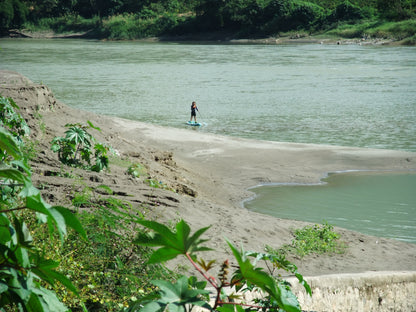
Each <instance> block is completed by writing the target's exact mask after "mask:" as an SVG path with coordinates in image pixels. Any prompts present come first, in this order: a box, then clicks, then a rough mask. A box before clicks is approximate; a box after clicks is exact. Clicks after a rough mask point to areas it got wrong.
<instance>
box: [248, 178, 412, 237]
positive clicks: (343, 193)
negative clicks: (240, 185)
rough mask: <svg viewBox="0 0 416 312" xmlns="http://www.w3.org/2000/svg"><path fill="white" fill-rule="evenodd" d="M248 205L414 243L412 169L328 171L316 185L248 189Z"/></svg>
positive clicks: (272, 213)
mask: <svg viewBox="0 0 416 312" xmlns="http://www.w3.org/2000/svg"><path fill="white" fill-rule="evenodd" d="M252 190H253V191H254V192H255V193H256V196H257V197H256V198H255V199H254V200H252V201H248V202H246V203H245V207H246V208H247V209H250V210H253V211H257V212H261V213H264V214H269V215H272V216H275V217H278V218H283V219H294V220H301V221H308V222H315V223H322V222H323V221H324V220H325V221H328V223H330V224H332V225H337V226H340V227H343V228H346V229H350V230H354V231H358V232H361V233H365V234H369V235H374V236H381V237H387V238H394V239H398V240H402V241H406V242H411V243H416V192H415V190H416V173H400V174H398V173H374V172H371V173H370V172H355V173H339V174H332V175H330V176H329V177H328V178H326V179H323V183H322V184H317V185H279V186H263V187H260V188H254V189H252Z"/></svg>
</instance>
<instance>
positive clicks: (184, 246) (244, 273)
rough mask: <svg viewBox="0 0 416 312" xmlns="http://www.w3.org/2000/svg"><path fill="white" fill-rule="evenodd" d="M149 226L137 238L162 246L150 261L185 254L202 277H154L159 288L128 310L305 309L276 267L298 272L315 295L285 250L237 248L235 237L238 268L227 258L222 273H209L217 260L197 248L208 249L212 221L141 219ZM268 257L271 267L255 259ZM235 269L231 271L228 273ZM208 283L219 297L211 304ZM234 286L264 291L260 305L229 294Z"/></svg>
mask: <svg viewBox="0 0 416 312" xmlns="http://www.w3.org/2000/svg"><path fill="white" fill-rule="evenodd" d="M139 223H140V224H141V225H143V226H144V227H145V229H146V230H147V231H146V232H142V233H140V235H139V236H138V237H137V239H136V240H135V243H136V244H138V245H140V246H151V247H159V249H157V250H155V251H154V252H153V254H152V255H151V257H150V259H149V261H148V263H149V264H154V263H160V262H165V261H168V260H171V259H174V258H176V257H177V256H181V255H182V256H184V257H185V258H186V259H187V260H188V261H189V263H190V264H191V265H192V266H193V267H194V268H195V270H196V271H197V272H198V273H200V274H201V276H202V277H203V279H204V280H203V281H200V282H198V280H197V278H196V277H195V276H191V277H186V276H181V277H180V278H178V279H177V281H176V282H175V283H171V282H169V281H161V280H159V281H152V283H153V284H154V285H155V286H157V287H158V290H157V291H156V292H155V293H154V294H152V295H150V296H148V297H146V298H143V299H141V300H139V301H137V302H135V303H133V304H132V306H131V307H130V308H129V309H128V310H127V312H133V311H139V310H143V311H147V312H158V311H166V310H169V311H178V312H184V311H188V310H189V311H190V310H192V308H193V307H195V306H199V307H204V308H206V309H208V310H218V311H221V312H234V311H235V308H236V307H237V311H244V307H247V309H248V310H249V311H251V310H253V309H255V310H269V309H273V310H278V311H291V312H301V308H300V305H299V302H298V301H297V298H296V296H295V295H294V294H293V293H292V292H291V290H290V285H289V284H288V283H286V282H285V281H284V280H282V279H280V278H279V277H278V276H274V275H273V273H274V272H275V270H274V269H276V268H279V269H283V270H286V271H288V272H290V273H292V274H294V275H295V276H296V277H297V278H298V280H299V282H300V283H301V284H302V285H303V286H304V287H305V290H306V292H307V293H308V294H309V295H311V289H310V287H309V285H308V283H307V282H306V281H305V280H304V279H303V277H302V275H301V274H299V273H298V272H297V268H296V266H295V265H293V264H291V263H290V262H289V261H287V260H286V259H285V258H284V256H282V255H278V256H276V255H273V254H269V253H260V252H246V251H244V250H243V248H241V249H237V248H236V247H235V246H234V245H233V244H232V243H231V242H229V241H227V243H228V246H229V248H230V249H231V251H232V254H233V255H234V257H235V260H236V262H237V268H236V270H235V272H233V274H232V275H231V272H230V271H229V270H230V264H229V261H228V260H225V261H223V262H222V263H221V265H220V270H219V273H218V277H217V278H215V277H213V276H211V275H209V273H208V271H209V270H210V269H211V268H212V267H213V265H214V263H215V260H211V261H205V260H204V259H199V258H198V257H197V255H196V253H198V252H202V251H207V250H210V249H209V248H207V247H206V246H204V243H205V242H206V240H205V239H201V235H202V234H203V233H205V232H206V231H207V230H208V229H209V227H205V228H201V229H199V230H197V231H196V232H195V233H193V234H191V229H190V227H189V225H188V224H187V223H186V222H185V221H184V220H180V221H179V222H178V223H177V224H176V228H175V230H173V231H172V230H171V229H169V228H168V227H166V226H165V225H163V224H160V223H158V222H154V221H147V220H142V221H139ZM259 261H265V262H266V267H267V268H269V271H268V272H266V271H265V270H264V269H262V268H260V267H257V266H256V265H257V262H259ZM230 275H231V276H230ZM207 283H209V284H210V285H211V287H213V288H214V289H215V292H216V296H215V302H213V303H212V306H211V305H210V304H211V302H210V297H209V291H208V290H206V289H205V287H206V286H207ZM232 287H235V289H236V291H237V292H238V291H241V292H244V291H262V292H263V299H261V300H257V301H255V302H256V305H252V304H249V303H247V302H243V301H241V298H239V296H238V295H237V294H234V293H232V294H228V295H227V294H226V292H225V291H224V290H225V289H226V288H232Z"/></svg>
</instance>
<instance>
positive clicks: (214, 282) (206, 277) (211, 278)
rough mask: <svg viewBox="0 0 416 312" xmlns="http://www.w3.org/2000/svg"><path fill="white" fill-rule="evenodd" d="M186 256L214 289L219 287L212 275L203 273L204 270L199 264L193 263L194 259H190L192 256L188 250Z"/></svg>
mask: <svg viewBox="0 0 416 312" xmlns="http://www.w3.org/2000/svg"><path fill="white" fill-rule="evenodd" d="M185 255H186V257H187V258H188V260H189V261H191V263H192V265H193V266H194V268H195V269H196V270H197V271H198V272H199V273H201V274H202V276H203V277H204V278H205V279H206V280H207V281H208V282H209V283H210V284H211V285H212V286H213V287H214V288H215V289H217V290H218V289H219V286H218V285H217V282H216V280H215V278H214V277H212V276H208V275H207V274H205V272H203V271H202V270H201V269H200V268H199V266H198V265H197V264H196V263H195V261H194V260H192V258H191V255H190V254H189V252H187V253H186V254H185Z"/></svg>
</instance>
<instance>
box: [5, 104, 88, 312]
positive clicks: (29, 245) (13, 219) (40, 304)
mask: <svg viewBox="0 0 416 312" xmlns="http://www.w3.org/2000/svg"><path fill="white" fill-rule="evenodd" d="M16 109H18V107H17V105H16V104H15V103H14V101H13V100H12V99H7V98H4V97H0V112H1V114H0V191H1V194H0V195H1V197H0V310H1V311H4V309H6V311H34V312H35V311H36V312H43V311H45V312H46V311H66V310H67V308H66V307H65V306H64V305H63V304H62V303H61V302H60V301H59V299H58V298H57V297H56V295H55V293H54V292H52V291H50V290H48V289H47V288H46V287H45V284H50V285H55V284H56V282H60V283H61V285H63V288H65V289H67V290H69V291H72V292H74V293H77V290H76V288H75V287H74V286H73V285H72V283H71V281H70V280H69V279H68V278H67V277H66V276H65V275H63V274H62V273H59V272H58V271H57V270H56V268H57V267H58V264H59V263H58V262H57V261H54V260H53V259H51V258H48V257H45V253H44V250H40V249H38V248H36V246H35V245H34V244H33V237H32V233H31V230H32V228H31V227H29V226H28V223H27V222H26V219H27V217H28V216H32V217H33V218H35V219H36V220H37V223H44V224H46V225H47V226H46V228H47V232H46V233H48V235H54V234H55V233H56V234H57V235H58V237H60V238H61V241H62V242H63V239H64V238H65V236H66V234H67V230H68V229H69V227H71V228H73V229H74V230H76V231H77V232H78V233H80V234H81V235H82V236H83V237H84V238H85V237H86V236H85V232H84V230H83V228H82V226H81V224H80V223H79V221H78V220H77V219H76V218H75V216H74V215H73V213H72V212H71V211H69V210H68V209H66V208H64V207H61V206H51V205H49V204H48V203H46V202H45V201H44V200H43V198H42V197H41V195H40V191H39V190H38V189H37V188H36V187H34V186H33V184H32V179H31V171H30V166H29V165H28V159H27V155H25V153H23V152H22V151H23V146H24V140H23V138H24V135H26V134H27V131H28V127H27V125H26V122H25V121H24V119H23V118H22V117H21V116H20V115H19V114H18V113H16V111H15V110H16Z"/></svg>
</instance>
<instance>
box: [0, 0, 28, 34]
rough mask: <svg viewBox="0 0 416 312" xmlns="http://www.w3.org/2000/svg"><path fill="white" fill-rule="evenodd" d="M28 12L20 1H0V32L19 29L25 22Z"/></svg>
mask: <svg viewBox="0 0 416 312" xmlns="http://www.w3.org/2000/svg"><path fill="white" fill-rule="evenodd" d="M28 13H29V10H28V8H27V6H26V4H25V3H24V2H21V1H20V0H1V1H0V31H4V30H7V29H11V28H20V27H21V26H22V25H23V23H25V22H26V20H27V16H28Z"/></svg>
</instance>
